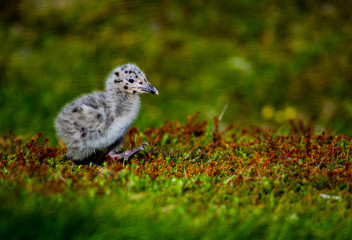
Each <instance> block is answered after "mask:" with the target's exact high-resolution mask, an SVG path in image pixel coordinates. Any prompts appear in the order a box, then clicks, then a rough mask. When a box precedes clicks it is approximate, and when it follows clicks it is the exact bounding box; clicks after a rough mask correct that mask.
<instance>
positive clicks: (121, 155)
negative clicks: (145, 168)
mask: <svg viewBox="0 0 352 240" xmlns="http://www.w3.org/2000/svg"><path fill="white" fill-rule="evenodd" d="M147 145H149V144H148V143H142V145H140V146H139V147H137V148H133V149H129V150H127V151H125V152H123V153H116V152H115V151H113V150H112V151H110V152H109V153H108V154H109V156H110V157H111V158H112V159H114V158H117V159H124V160H128V159H129V158H130V157H131V156H132V155H133V154H135V153H137V152H139V151H141V150H143V149H144V147H145V146H147Z"/></svg>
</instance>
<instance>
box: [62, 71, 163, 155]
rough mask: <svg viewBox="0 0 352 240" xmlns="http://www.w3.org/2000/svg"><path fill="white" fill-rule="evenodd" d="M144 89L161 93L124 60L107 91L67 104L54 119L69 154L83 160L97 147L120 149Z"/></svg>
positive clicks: (110, 77)
mask: <svg viewBox="0 0 352 240" xmlns="http://www.w3.org/2000/svg"><path fill="white" fill-rule="evenodd" d="M143 92H150V93H153V94H156V95H158V94H159V93H158V91H157V90H156V89H155V88H154V87H153V86H152V85H150V83H149V82H148V81H147V79H146V77H145V75H144V73H143V72H142V71H141V70H140V69H139V68H138V67H137V66H136V65H134V64H125V65H122V66H119V67H117V68H115V69H114V70H113V71H112V72H111V73H110V75H109V76H108V78H107V80H106V88H105V91H104V92H93V93H91V94H87V95H83V96H81V97H80V98H78V99H76V100H74V101H73V102H71V103H69V104H67V105H66V106H65V107H64V108H63V110H62V111H61V112H60V113H59V115H58V116H57V118H56V120H55V128H56V131H57V135H58V137H59V138H60V139H61V140H62V141H63V142H64V143H65V144H66V147H67V156H68V157H69V158H71V159H72V160H74V161H76V162H80V161H83V160H84V159H85V158H87V157H89V156H90V155H91V154H92V153H94V151H95V150H97V149H102V148H107V149H109V150H115V151H117V150H119V148H120V147H121V145H122V142H123V140H124V136H125V133H126V131H127V130H128V129H129V127H130V126H131V124H132V123H133V121H134V120H135V119H136V117H137V115H138V112H139V107H140V99H139V95H138V94H139V93H143Z"/></svg>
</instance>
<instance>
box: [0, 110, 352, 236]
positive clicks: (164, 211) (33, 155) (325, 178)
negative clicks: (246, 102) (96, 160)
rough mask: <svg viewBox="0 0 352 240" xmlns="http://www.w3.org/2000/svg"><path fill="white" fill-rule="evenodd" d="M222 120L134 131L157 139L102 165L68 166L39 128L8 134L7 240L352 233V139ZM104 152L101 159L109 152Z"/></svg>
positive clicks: (298, 127) (2, 197)
mask: <svg viewBox="0 0 352 240" xmlns="http://www.w3.org/2000/svg"><path fill="white" fill-rule="evenodd" d="M291 125H292V131H290V132H287V133H285V134H280V133H278V132H271V131H264V130H261V129H259V128H252V129H251V130H245V129H241V128H237V127H233V126H229V127H227V128H226V129H223V130H220V129H219V121H218V119H217V118H215V120H214V122H212V123H207V122H200V121H197V120H196V117H195V116H193V117H192V116H190V117H189V118H188V121H187V122H186V123H185V124H182V123H180V122H166V123H165V124H164V125H162V126H161V127H158V128H154V127H152V128H149V129H146V130H144V131H139V130H138V129H137V128H132V129H131V130H130V131H129V132H128V136H127V140H126V142H125V145H124V148H130V147H134V146H137V145H139V144H140V143H142V142H144V141H148V142H149V144H150V146H149V147H148V148H146V150H145V151H143V152H140V153H139V154H138V155H136V156H134V157H133V158H132V159H131V161H129V162H121V161H113V160H110V159H108V158H107V157H106V161H105V163H104V169H105V170H102V169H99V168H96V167H87V166H79V167H77V166H71V163H70V161H69V160H67V159H66V157H65V149H64V148H63V147H62V146H60V145H59V146H55V147H49V146H48V144H47V142H48V140H47V139H45V138H44V137H43V136H42V135H41V134H37V135H35V136H34V137H33V138H32V139H31V140H30V141H22V140H21V139H20V138H18V137H16V136H14V135H13V134H6V135H4V136H2V137H1V138H0V146H1V151H0V161H1V162H0V183H1V184H0V188H1V189H0V202H1V207H0V215H1V218H0V236H1V238H2V239H5V238H6V239H23V238H26V239H128V238H131V239H132V238H133V239H218V238H219V239H246V238H251V239H281V238H285V239H297V238H299V239H312V238H317V239H333V238H334V239H347V238H348V237H349V236H351V234H352V211H351V208H352V205H351V203H352V195H351V191H352V186H351V178H352V168H351V160H352V147H351V143H352V138H351V137H347V136H343V135H332V134H330V133H323V134H320V135H316V134H314V132H313V131H312V129H313V127H312V126H304V125H303V124H302V123H299V122H291ZM103 158H105V156H104V155H103Z"/></svg>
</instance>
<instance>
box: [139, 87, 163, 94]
mask: <svg viewBox="0 0 352 240" xmlns="http://www.w3.org/2000/svg"><path fill="white" fill-rule="evenodd" d="M142 90H143V91H144V92H149V93H151V94H155V95H159V92H158V90H156V88H155V87H154V86H152V85H150V84H149V86H148V87H146V88H142Z"/></svg>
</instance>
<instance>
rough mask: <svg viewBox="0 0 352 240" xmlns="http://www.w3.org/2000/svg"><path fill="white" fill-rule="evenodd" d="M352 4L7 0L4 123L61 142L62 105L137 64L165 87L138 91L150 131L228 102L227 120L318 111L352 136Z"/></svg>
mask: <svg viewBox="0 0 352 240" xmlns="http://www.w3.org/2000/svg"><path fill="white" fill-rule="evenodd" d="M314 2H316V3H314ZM351 13H352V3H351V2H350V1H345V0H340V1H304V0H297V1H292V0H273V1H257V0H255V1H254V0H253V1H252V0H238V1H227V0H220V1H205V0H197V1H112V0H110V1H89V0H75V1H72V0H51V1H38V0H12V1H1V2H0V44H1V48H0V51H1V54H0V86H1V89H0V107H1V117H0V133H1V134H2V133H5V132H7V131H9V130H12V131H14V132H15V133H16V134H20V135H24V136H30V135H32V134H33V133H36V132H38V131H42V132H43V133H44V135H45V136H48V137H50V138H51V139H52V140H53V141H54V142H55V141H56V140H55V138H56V137H55V130H54V128H53V121H54V118H55V116H56V115H57V113H58V112H59V111H60V109H61V108H62V107H63V105H64V104H65V103H67V102H68V101H70V100H72V99H73V98H75V97H77V96H79V95H81V94H83V93H88V92H91V91H93V90H99V89H102V88H103V87H104V81H105V77H106V76H107V74H108V73H109V72H110V71H111V70H112V69H113V68H114V67H116V66H117V65H120V64H124V63H127V62H133V63H136V64H137V65H138V66H140V68H141V69H142V70H143V71H144V72H145V73H146V75H147V78H148V80H149V81H150V82H151V83H152V84H153V85H154V86H156V87H157V89H158V90H159V92H160V96H152V95H143V96H142V109H141V113H140V115H139V117H138V119H137V121H136V122H135V125H136V126H137V127H139V128H142V129H144V128H146V127H148V126H151V125H154V126H158V125H161V124H162V123H163V122H164V121H166V120H181V121H184V120H185V119H186V117H187V116H188V115H190V114H194V113H195V112H196V111H197V110H199V111H200V113H201V115H200V118H201V119H205V120H211V119H212V118H213V116H215V115H217V116H219V115H220V114H221V112H222V111H223V109H224V108H226V106H227V110H226V112H225V113H224V115H223V118H222V121H223V123H224V124H226V123H235V125H237V126H243V127H245V128H246V127H248V126H249V125H252V124H255V125H261V126H264V127H268V126H269V127H276V128H277V127H278V128H280V127H281V128H284V127H285V126H287V120H288V119H290V118H301V119H304V120H305V121H308V120H309V119H310V118H311V117H314V119H315V122H314V123H315V126H317V129H316V130H317V131H322V130H324V129H326V128H331V129H332V130H334V131H335V132H337V133H345V134H351V133H352V124H351V122H352V94H351V93H352V64H351V63H352V14H351Z"/></svg>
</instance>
